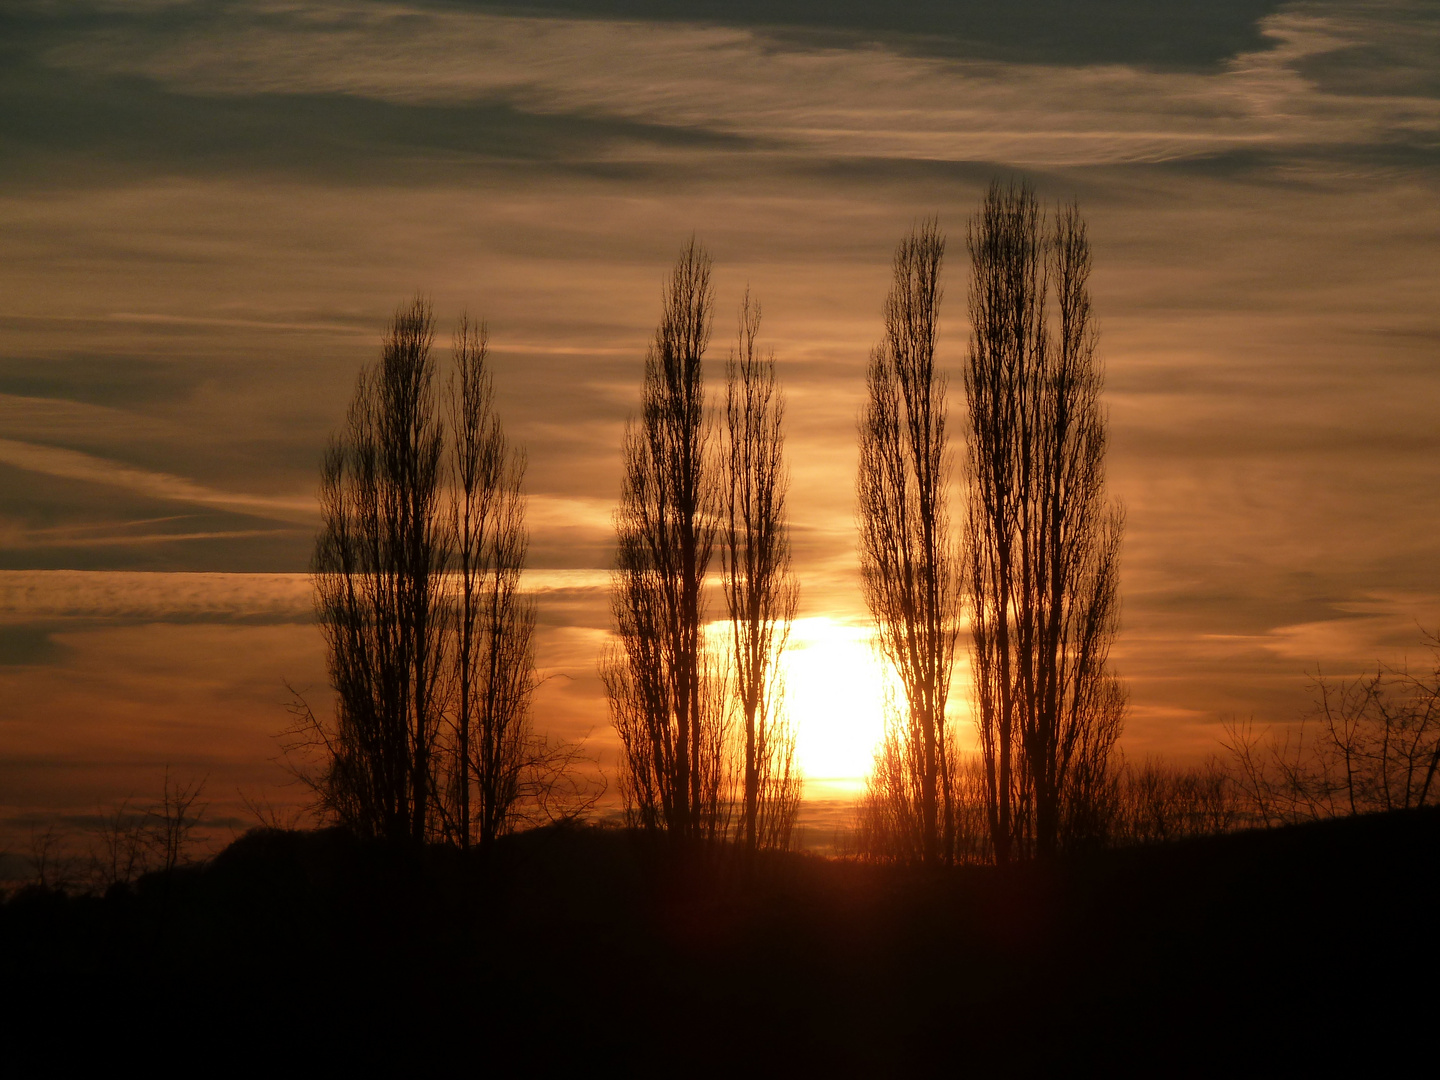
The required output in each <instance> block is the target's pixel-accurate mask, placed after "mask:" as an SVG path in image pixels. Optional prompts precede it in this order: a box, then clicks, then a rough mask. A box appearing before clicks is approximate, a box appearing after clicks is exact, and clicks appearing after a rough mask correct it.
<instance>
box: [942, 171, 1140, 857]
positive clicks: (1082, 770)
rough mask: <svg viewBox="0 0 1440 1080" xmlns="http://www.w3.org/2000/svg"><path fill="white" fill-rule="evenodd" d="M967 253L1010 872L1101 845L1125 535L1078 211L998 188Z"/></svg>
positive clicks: (977, 543) (972, 502) (984, 691)
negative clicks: (1013, 864)
mask: <svg viewBox="0 0 1440 1080" xmlns="http://www.w3.org/2000/svg"><path fill="white" fill-rule="evenodd" d="M969 246H970V255H971V260H972V278H971V286H970V321H971V338H970V354H969V359H968V363H967V366H966V369H965V392H966V398H967V401H968V403H969V414H970V430H969V440H968V454H967V457H966V469H965V479H966V484H967V491H968V496H969V501H968V508H967V517H966V526H965V543H964V546H965V557H966V561H967V567H968V572H967V574H966V586H967V590H966V591H967V601H968V603H967V612H968V614H969V616H970V626H971V639H972V648H971V651H970V657H971V664H970V668H971V674H972V678H973V685H974V694H975V706H976V713H977V718H978V723H979V729H980V743H981V748H982V753H983V757H984V762H985V781H986V785H985V786H986V792H987V801H988V806H989V814H990V827H991V833H992V836H993V841H994V850H995V857H996V859H997V860H998V861H1000V862H1004V861H1006V860H1008V859H1009V858H1011V857H1012V856H1015V855H1020V856H1023V855H1027V854H1029V853H1031V852H1036V853H1039V854H1047V853H1050V852H1053V851H1055V850H1057V848H1058V847H1060V846H1061V845H1062V844H1064V843H1085V842H1088V841H1089V840H1090V838H1091V837H1092V836H1093V835H1094V834H1095V833H1096V832H1097V831H1099V830H1101V829H1102V828H1103V825H1102V823H1101V822H1099V821H1097V820H1096V813H1097V810H1098V801H1099V800H1100V799H1101V798H1102V796H1103V791H1102V789H1103V787H1104V785H1105V784H1106V783H1107V782H1108V771H1109V764H1108V759H1109V756H1110V752H1111V750H1112V748H1113V747H1114V745H1115V742H1116V740H1117V739H1118V738H1119V735H1120V729H1121V726H1122V724H1123V722H1124V712H1125V702H1126V692H1125V690H1124V688H1123V687H1122V686H1121V684H1120V683H1119V682H1118V680H1116V679H1115V677H1114V676H1113V674H1112V673H1111V672H1110V670H1109V666H1108V657H1109V650H1110V642H1111V640H1112V639H1113V638H1114V635H1115V630H1116V625H1117V619H1118V611H1119V581H1118V573H1119V571H1118V560H1119V548H1120V534H1121V529H1122V520H1123V519H1122V515H1121V513H1120V511H1119V510H1118V508H1116V507H1115V506H1114V505H1113V504H1112V503H1111V502H1110V501H1109V500H1108V498H1107V496H1106V493H1105V446H1106V423H1105V414H1104V412H1103V410H1102V408H1101V405H1100V391H1101V388H1102V381H1103V376H1102V371H1101V367H1100V364H1099V361H1098V359H1097V357H1096V351H1095V350H1096V341H1097V331H1096V328H1095V325H1094V322H1093V319H1092V315H1091V309H1090V294H1089V287H1088V279H1089V276H1090V246H1089V241H1088V239H1087V237H1086V233H1085V223H1084V221H1083V220H1082V219H1081V218H1080V215H1079V211H1078V209H1077V208H1076V207H1075V205H1074V204H1069V205H1062V206H1061V207H1059V208H1058V209H1057V211H1056V213H1055V216H1054V220H1053V226H1052V225H1049V224H1047V222H1046V220H1045V215H1044V214H1043V212H1042V210H1041V208H1040V206H1039V204H1038V203H1037V201H1036V199H1035V195H1034V192H1033V191H1031V190H1030V188H1029V187H1028V186H1026V185H1023V184H1020V185H1016V184H1013V183H1012V184H1010V185H1002V184H1000V183H999V182H995V183H992V184H991V186H990V190H989V192H988V194H987V195H986V197H985V201H984V204H983V206H982V207H981V210H980V212H979V213H978V214H977V215H976V217H975V218H974V219H973V220H972V222H971V225H970V232H969ZM1051 291H1053V293H1054V299H1055V308H1056V312H1057V317H1056V318H1055V319H1054V320H1052V319H1051V318H1050V315H1049V310H1048V307H1047V300H1048V294H1049V293H1050V292H1051ZM1052 322H1053V325H1052Z"/></svg>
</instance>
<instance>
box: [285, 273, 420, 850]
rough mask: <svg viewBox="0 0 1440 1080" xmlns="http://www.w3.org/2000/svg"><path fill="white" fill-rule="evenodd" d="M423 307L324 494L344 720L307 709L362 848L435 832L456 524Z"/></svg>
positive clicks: (319, 563)
mask: <svg viewBox="0 0 1440 1080" xmlns="http://www.w3.org/2000/svg"><path fill="white" fill-rule="evenodd" d="M433 340H434V320H433V317H432V315H431V312H430V306H429V304H428V303H427V302H426V301H424V300H422V299H419V298H417V299H416V300H415V301H413V302H412V303H411V304H410V305H409V306H407V307H402V308H400V309H399V310H397V311H396V313H395V317H394V319H393V320H392V322H391V326H390V330H389V332H388V333H387V335H386V337H385V342H384V348H383V349H382V352H381V357H380V362H379V363H378V364H377V365H375V366H374V367H372V368H367V369H366V370H365V371H363V372H362V373H361V375H360V379H359V382H358V384H357V386H356V390H355V398H354V401H353V402H352V403H351V406H350V411H349V415H348V416H347V418H346V423H345V427H344V429H343V431H342V432H341V434H340V435H339V436H338V437H336V438H334V439H332V440H331V444H330V447H329V450H328V451H327V453H326V457H325V464H324V468H323V470H322V474H321V482H320V509H321V517H322V521H323V525H322V527H321V531H320V534H319V536H318V538H317V540H316V546H315V558H314V569H313V578H314V582H315V605H316V613H317V616H318V620H319V623H320V628H321V632H322V633H323V634H324V636H325V642H326V645H327V648H328V653H329V669H330V679H331V683H332V685H333V686H334V688H335V691H336V696H337V706H336V715H335V720H334V722H333V724H332V723H322V722H320V721H319V720H318V719H317V718H316V717H315V716H314V715H313V714H312V713H311V712H310V710H309V709H308V708H306V707H305V706H304V704H303V702H300V703H299V705H298V710H299V717H300V720H301V726H302V727H304V728H305V729H306V735H307V736H308V737H310V738H313V739H314V740H315V741H318V742H319V743H320V745H321V748H322V750H323V753H324V758H325V766H324V773H323V775H322V776H320V777H319V778H318V779H317V780H316V788H317V792H318V794H319V796H320V799H321V801H322V803H323V804H324V806H325V807H326V808H327V809H328V810H330V811H331V812H333V813H334V814H335V815H336V816H337V817H338V818H339V819H340V820H341V821H342V822H344V823H345V824H347V825H349V826H350V827H352V828H353V829H355V830H356V831H357V832H358V833H360V834H361V835H365V836H380V837H385V838H387V839H390V840H394V841H401V840H404V841H408V842H411V843H421V842H423V841H424V840H425V839H426V837H427V836H428V835H429V834H430V832H431V831H432V830H433V829H434V828H435V824H436V813H435V810H436V808H435V806H434V805H433V800H432V799H431V793H432V787H433V775H432V760H431V758H432V753H433V751H434V749H435V744H436V735H437V730H438V727H439V722H440V716H441V711H442V691H443V685H442V683H441V675H442V671H443V670H444V658H443V645H444V639H445V625H444V621H445V598H444V595H443V590H444V570H445V566H446V562H447V558H448V552H447V550H446V548H447V544H446V532H447V530H446V522H445V520H444V516H443V512H442V504H441V494H442V491H441V480H442V473H443V463H442V441H443V439H442V425H441V422H440V419H439V417H438V415H437V408H436V400H435V389H434V382H435V363H434V360H433V359H432V358H431V355H430V350H431V345H432V343H433Z"/></svg>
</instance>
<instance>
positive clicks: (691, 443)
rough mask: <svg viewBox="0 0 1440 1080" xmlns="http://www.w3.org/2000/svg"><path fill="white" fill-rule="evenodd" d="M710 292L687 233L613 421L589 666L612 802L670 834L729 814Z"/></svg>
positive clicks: (700, 833)
mask: <svg viewBox="0 0 1440 1080" xmlns="http://www.w3.org/2000/svg"><path fill="white" fill-rule="evenodd" d="M714 302H715V301H714V295H713V292H712V290H711V285H710V256H709V255H707V254H706V253H705V251H704V250H703V249H702V248H700V247H698V246H697V245H696V244H695V242H694V241H693V240H692V241H691V242H690V244H689V246H688V247H686V248H685V250H684V251H683V252H682V253H681V255H680V259H679V261H678V262H677V263H676V264H675V269H674V272H673V273H672V274H671V276H670V278H669V280H668V281H667V282H666V285H665V292H664V310H663V312H662V315H661V318H660V325H659V327H658V328H657V329H656V331H655V341H654V343H653V344H652V345H651V346H650V350H649V352H648V353H647V354H646V357H645V380H644V386H643V390H642V404H641V415H640V422H639V423H638V424H636V423H634V422H627V423H626V427H625V443H624V447H623V451H622V454H623V459H624V469H625V479H624V486H623V488H622V491H621V495H620V507H619V509H618V510H617V511H616V513H615V532H616V542H617V549H618V550H617V554H616V567H615V573H614V578H613V584H612V586H611V609H612V611H613V613H614V619H615V635H616V638H617V639H618V645H617V646H616V647H615V648H614V649H613V651H612V652H611V653H610V654H609V655H608V656H607V657H606V658H605V660H604V661H603V662H602V665H601V674H602V677H603V679H604V682H605V689H606V692H607V694H608V696H609V700H610V711H611V716H612V718H613V720H614V722H615V730H616V732H617V733H618V734H619V736H620V743H621V748H622V749H621V763H620V764H621V773H620V791H621V794H622V796H623V798H624V800H625V808H626V812H627V814H628V815H629V817H630V819H631V820H632V821H634V822H635V823H636V824H639V825H641V826H643V827H644V828H646V829H650V830H664V831H665V832H667V833H668V834H670V835H671V836H672V837H675V838H676V839H680V840H689V839H698V838H706V837H714V836H716V835H719V834H720V833H723V831H724V829H725V826H726V824H727V822H728V812H729V807H728V805H727V802H726V799H725V798H724V794H725V789H726V787H727V779H728V778H727V777H726V775H725V772H726V769H727V768H728V766H729V765H730V762H729V760H728V755H727V754H726V749H727V747H726V742H727V731H726V726H727V723H726V722H727V716H726V711H725V708H724V677H723V673H722V672H721V671H719V670H718V663H717V660H716V657H715V654H714V651H713V650H712V649H710V648H708V647H707V643H706V641H705V638H704V632H703V627H704V622H705V579H706V576H707V574H708V573H709V570H710V559H711V556H712V554H713V553H714V549H715V535H716V530H717V524H718V521H719V516H720V505H721V491H720V483H719V478H718V476H717V475H716V473H715V470H714V469H713V468H712V467H711V461H710V437H711V434H712V431H713V423H712V418H711V417H710V415H709V414H708V412H707V409H706V400H705V376H704V371H703V367H702V364H703V360H704V356H705V350H706V348H707V347H708V345H709V343H710V320H711V312H712V310H713V308H714Z"/></svg>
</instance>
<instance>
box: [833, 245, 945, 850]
mask: <svg viewBox="0 0 1440 1080" xmlns="http://www.w3.org/2000/svg"><path fill="white" fill-rule="evenodd" d="M944 254H945V240H944V238H943V237H942V236H941V235H940V233H939V231H938V229H937V227H936V225H935V223H934V222H933V221H928V222H925V223H924V224H922V225H920V226H918V227H917V228H916V229H915V230H914V231H912V232H911V234H910V236H909V237H908V238H906V239H905V240H903V241H902V242H901V243H900V246H899V247H898V248H897V249H896V251H895V262H894V282H893V284H892V286H891V289H890V293H889V296H888V297H887V298H886V301H885V340H884V342H883V343H882V344H880V345H878V346H876V347H875V349H874V350H873V351H872V352H871V354H870V368H869V374H868V377H867V389H868V392H869V397H868V401H867V403H866V406H865V409H864V412H863V413H862V415H861V418H860V470H859V479H858V484H857V488H858V496H859V499H858V501H859V515H858V516H859V524H860V574H861V582H862V585H863V588H864V592H865V600H866V602H867V603H868V605H869V607H870V613H871V615H872V617H873V618H874V620H875V626H876V631H877V640H878V645H879V649H880V651H881V653H882V654H883V655H884V657H885V659H886V660H887V661H889V663H890V665H891V666H892V668H893V669H894V671H895V673H896V676H897V678H898V679H899V683H900V687H901V691H902V694H903V697H904V701H903V703H901V708H900V713H899V715H898V717H896V718H895V722H893V723H892V724H891V727H890V731H889V734H888V735H887V746H886V748H885V749H884V750H882V754H881V762H883V763H884V764H886V765H887V766H889V767H891V772H892V773H893V774H894V775H893V776H891V777H890V781H891V782H887V784H886V790H887V791H888V792H890V798H891V800H892V802H894V803H895V814H896V816H897V818H898V819H901V820H907V821H910V822H912V823H913V829H914V831H915V832H916V834H917V838H918V844H917V845H916V846H917V847H918V849H919V851H920V853H921V857H922V859H923V860H924V861H925V862H926V863H928V864H932V865H933V864H935V863H938V862H940V861H942V860H948V859H949V858H950V853H951V848H952V843H953V838H954V824H955V823H954V799H953V795H954V792H953V782H952V781H953V768H952V760H951V759H952V756H953V748H952V746H951V742H952V737H951V732H950V731H949V729H948V725H947V722H946V715H945V707H946V703H947V701H948V698H949V692H950V677H951V671H952V669H953V667H954V660H955V644H956V639H957V636H958V633H959V615H960V606H959V599H960V573H959V566H958V563H957V559H956V556H955V552H954V550H953V546H952V543H951V539H950V534H949V514H948V510H947V506H946V488H947V485H946V476H947V474H948V471H949V468H948V467H949V457H948V453H947V443H946V432H945V379H944V376H943V375H941V374H940V373H939V372H937V371H936V370H935V336H936V320H937V315H938V307H939V303H940V294H941V290H940V268H941V263H942V261H943V259H944ZM879 765H880V763H877V770H878V769H879ZM897 770H898V771H897ZM877 775H879V774H878V773H877Z"/></svg>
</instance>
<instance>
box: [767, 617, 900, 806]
mask: <svg viewBox="0 0 1440 1080" xmlns="http://www.w3.org/2000/svg"><path fill="white" fill-rule="evenodd" d="M871 636H872V632H871V630H870V628H869V627H868V626H863V625H860V626H857V625H852V624H850V623H843V622H836V621H834V620H832V619H829V618H826V617H823V616H820V617H816V618H808V619H797V620H796V621H795V623H794V625H793V626H792V627H791V630H790V647H789V649H787V650H786V652H785V656H784V659H783V661H782V663H783V664H784V670H785V686H786V691H785V701H786V706H787V708H788V711H789V713H790V716H791V718H792V719H793V720H794V722H795V726H796V748H795V749H796V756H797V757H798V758H799V761H800V768H801V769H802V770H804V773H805V781H806V791H807V795H808V796H810V797H814V796H816V795H824V794H835V795H840V794H853V793H856V792H858V791H859V789H860V788H861V787H862V786H863V784H864V778H865V776H866V775H867V774H868V773H869V772H870V764H871V761H872V760H873V758H874V756H875V748H876V746H877V745H878V744H879V742H880V737H881V735H882V734H883V733H884V701H885V690H884V683H885V679H884V673H883V670H882V668H881V665H880V664H879V662H878V661H877V660H876V657H875V654H874V651H873V650H872V648H871Z"/></svg>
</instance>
